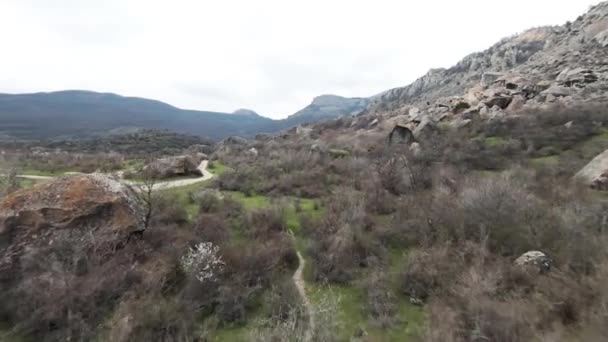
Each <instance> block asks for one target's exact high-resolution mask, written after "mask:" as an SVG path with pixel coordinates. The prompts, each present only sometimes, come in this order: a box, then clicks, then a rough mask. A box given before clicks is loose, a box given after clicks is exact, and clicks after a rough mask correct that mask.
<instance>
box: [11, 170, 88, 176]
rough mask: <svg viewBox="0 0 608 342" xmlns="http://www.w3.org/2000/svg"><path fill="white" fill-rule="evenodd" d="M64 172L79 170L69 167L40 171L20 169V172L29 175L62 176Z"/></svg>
mask: <svg viewBox="0 0 608 342" xmlns="http://www.w3.org/2000/svg"><path fill="white" fill-rule="evenodd" d="M66 172H79V171H78V170H76V169H69V168H66V169H61V170H56V171H42V170H35V169H31V168H24V169H23V170H22V171H20V174H24V175H29V176H44V177H59V176H62V175H63V174H65V173H66Z"/></svg>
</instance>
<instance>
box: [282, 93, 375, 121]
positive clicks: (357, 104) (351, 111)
mask: <svg viewBox="0 0 608 342" xmlns="http://www.w3.org/2000/svg"><path fill="white" fill-rule="evenodd" d="M368 104H369V100H368V99H366V98H346V97H341V96H336V95H321V96H317V97H315V98H314V100H313V101H312V103H311V104H310V105H308V106H306V107H305V108H304V109H302V110H300V111H298V112H297V113H295V114H293V115H290V116H289V117H288V118H287V121H288V122H289V123H291V124H292V125H296V124H301V123H310V122H316V121H321V120H328V119H335V118H337V117H340V116H348V115H356V114H359V113H360V112H362V111H363V110H364V109H366V108H367V105H368Z"/></svg>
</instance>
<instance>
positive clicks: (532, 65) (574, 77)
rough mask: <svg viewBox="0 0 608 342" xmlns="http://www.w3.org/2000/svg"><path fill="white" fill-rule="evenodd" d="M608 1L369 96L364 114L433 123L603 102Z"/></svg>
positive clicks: (607, 55) (607, 74)
mask: <svg viewBox="0 0 608 342" xmlns="http://www.w3.org/2000/svg"><path fill="white" fill-rule="evenodd" d="M607 36H608V4H607V3H605V2H604V3H601V4H599V5H597V6H595V7H593V8H592V9H591V10H590V11H589V12H588V13H586V14H584V15H582V16H580V17H578V18H577V19H576V20H575V21H573V22H569V23H567V24H566V25H563V26H555V27H540V28H534V29H531V30H528V31H525V32H523V33H521V34H518V35H515V36H513V37H510V38H506V39H503V40H502V41H501V42H499V43H497V44H496V45H494V46H492V47H491V48H489V49H488V50H486V51H483V52H479V53H474V54H471V55H469V56H467V57H465V58H464V59H463V60H462V61H460V62H459V63H457V64H456V65H455V66H453V67H451V68H449V69H434V70H431V71H429V73H427V74H426V75H424V76H423V77H421V78H420V79H418V80H416V81H415V82H414V83H412V84H411V85H408V86H406V87H403V88H396V89H392V90H389V91H387V92H385V93H383V94H382V95H381V96H379V97H377V98H375V99H374V101H373V103H372V104H371V105H370V108H369V109H368V110H367V111H366V115H372V116H373V115H377V116H378V118H380V119H387V118H395V117H398V116H403V117H401V118H399V121H407V120H414V119H417V118H418V119H419V118H421V117H425V116H429V117H430V118H431V119H432V120H433V121H434V122H439V121H442V120H448V121H452V120H458V119H465V120H466V119H470V118H471V116H473V115H476V114H479V115H481V116H483V117H484V118H491V117H496V116H498V117H500V116H503V115H505V114H507V113H509V114H510V113H513V114H516V113H517V112H521V111H525V110H527V109H529V108H534V107H538V106H542V105H547V104H557V105H561V106H568V105H572V104H576V103H577V102H580V101H606V100H608V96H607V95H606V94H607V90H608V63H607V61H608V49H606V47H608V40H607V38H606V37H607Z"/></svg>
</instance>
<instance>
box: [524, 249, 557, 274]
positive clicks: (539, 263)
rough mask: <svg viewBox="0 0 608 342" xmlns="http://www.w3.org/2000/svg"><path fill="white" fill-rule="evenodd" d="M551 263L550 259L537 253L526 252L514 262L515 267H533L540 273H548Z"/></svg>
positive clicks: (541, 253)
mask: <svg viewBox="0 0 608 342" xmlns="http://www.w3.org/2000/svg"><path fill="white" fill-rule="evenodd" d="M552 263H553V262H552V261H551V258H549V257H548V256H547V255H546V254H545V253H543V252H539V251H530V252H526V253H524V254H523V255H522V256H520V257H519V258H517V260H515V264H516V265H518V266H522V267H528V266H533V267H535V268H537V269H538V271H539V272H541V273H544V272H548V271H550V270H551V266H552Z"/></svg>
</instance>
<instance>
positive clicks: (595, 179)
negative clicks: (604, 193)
mask: <svg viewBox="0 0 608 342" xmlns="http://www.w3.org/2000/svg"><path fill="white" fill-rule="evenodd" d="M607 176H608V150H605V151H604V152H602V153H600V154H599V155H597V156H596V157H595V158H593V160H591V161H590V162H589V164H587V165H586V166H585V167H583V168H582V169H581V170H580V171H579V172H577V173H576V175H574V178H575V179H577V180H579V181H581V182H583V183H584V184H585V185H587V186H590V187H592V188H594V189H597V190H607V189H608V179H607Z"/></svg>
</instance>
